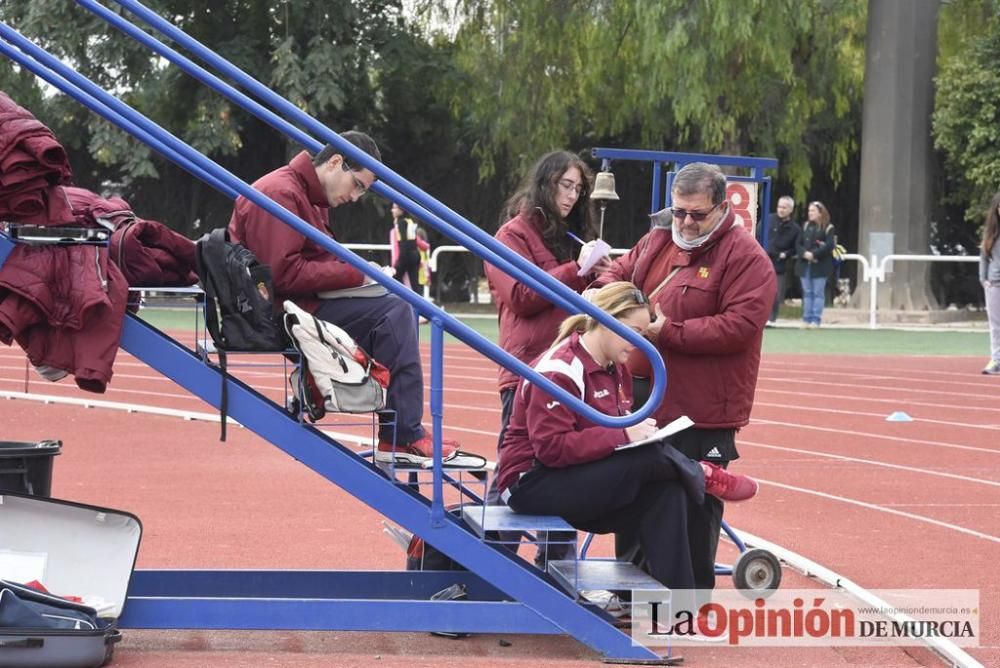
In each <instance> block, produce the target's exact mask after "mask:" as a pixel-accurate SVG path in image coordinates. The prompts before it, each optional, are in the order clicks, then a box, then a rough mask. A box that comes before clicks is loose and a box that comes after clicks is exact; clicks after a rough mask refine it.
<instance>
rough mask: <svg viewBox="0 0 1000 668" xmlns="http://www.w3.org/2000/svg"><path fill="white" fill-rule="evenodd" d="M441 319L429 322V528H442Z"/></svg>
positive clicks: (442, 378)
mask: <svg viewBox="0 0 1000 668" xmlns="http://www.w3.org/2000/svg"><path fill="white" fill-rule="evenodd" d="M442 324H443V323H442V320H441V318H438V317H435V318H433V319H432V320H431V424H432V425H433V429H434V477H433V481H432V487H433V490H434V494H433V497H432V499H431V526H432V527H441V526H444V487H443V485H442V481H441V456H442V453H441V450H442V446H441V432H442V431H443V429H442V427H443V417H444V382H443V381H444V362H443V360H444V332H443V331H442V329H441V326H442Z"/></svg>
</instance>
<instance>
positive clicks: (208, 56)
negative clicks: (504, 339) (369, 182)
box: [77, 0, 667, 418]
mask: <svg viewBox="0 0 1000 668" xmlns="http://www.w3.org/2000/svg"><path fill="white" fill-rule="evenodd" d="M114 1H115V2H116V3H117V4H119V5H121V6H122V7H124V8H126V9H128V10H129V11H130V12H132V13H133V14H135V15H136V16H138V17H139V18H141V19H142V20H143V21H145V22H146V23H148V24H149V25H151V26H152V27H153V28H154V29H156V30H157V31H159V32H161V33H163V34H164V35H167V36H168V37H170V39H172V40H174V41H175V42H177V43H178V44H180V45H181V46H183V47H184V48H186V49H188V50H189V51H191V52H192V53H194V54H195V55H197V56H198V58H200V59H202V60H203V61H205V62H206V63H209V64H210V65H212V66H213V67H214V68H216V69H217V70H219V71H220V72H222V73H223V74H225V75H226V76H228V77H229V78H231V79H233V80H234V81H236V82H237V83H239V84H240V85H241V86H243V87H244V88H246V89H247V90H249V91H251V92H252V93H253V94H254V95H256V96H257V97H259V98H260V99H262V100H264V101H265V102H267V103H268V104H269V105H271V106H272V107H274V108H275V109H278V110H279V111H281V112H282V113H283V114H285V115H286V116H287V117H289V118H291V119H294V120H295V121H296V122H297V123H299V124H301V125H303V126H304V127H306V128H308V129H309V130H310V131H312V132H313V133H314V134H316V135H317V136H319V137H320V138H322V139H323V140H324V141H327V142H329V143H330V144H332V145H333V146H335V147H337V149H338V150H339V151H341V152H342V153H344V155H346V156H347V157H348V159H350V160H351V161H352V163H353V164H358V165H361V166H363V167H366V168H367V169H369V170H371V172H372V173H374V174H376V175H378V177H379V178H380V179H381V180H382V181H385V182H386V183H382V182H381V181H379V182H376V183H375V184H373V186H372V188H371V190H372V191H373V192H375V193H378V194H380V195H382V196H384V197H387V198H389V199H390V200H395V201H400V198H399V196H398V193H400V192H401V193H403V194H405V195H406V196H407V197H409V198H410V200H412V202H411V203H410V205H407V204H406V203H404V202H403V201H400V204H401V205H402V206H404V208H408V209H409V210H410V211H411V212H412V213H414V214H416V215H418V216H419V217H421V218H423V219H426V220H427V221H428V222H430V223H431V224H432V225H434V226H435V227H436V228H437V229H439V230H440V231H442V232H444V233H446V234H448V233H449V232H451V233H453V234H457V233H456V230H458V231H460V232H462V233H464V236H462V235H458V237H457V240H459V241H461V242H462V243H463V245H465V246H466V247H467V248H469V249H470V250H474V251H475V252H477V254H479V255H480V256H481V257H483V259H486V260H488V261H490V262H491V263H492V264H495V265H497V266H498V267H500V268H501V269H503V270H504V271H507V272H508V273H510V270H509V269H508V266H507V265H505V264H504V263H502V262H499V261H497V260H498V258H496V255H499V256H500V257H501V258H503V259H505V260H507V261H508V262H509V263H510V264H512V265H514V266H515V267H517V268H518V269H519V270H521V271H522V272H524V273H526V274H528V276H530V277H531V278H533V279H535V281H536V282H537V283H539V284H540V285H538V286H535V285H532V287H533V288H534V289H535V290H536V292H538V293H539V294H540V295H541V296H543V297H545V298H546V299H548V300H549V301H551V302H552V303H553V304H555V305H556V306H558V307H559V308H561V309H563V310H564V311H566V312H568V313H576V312H579V311H583V312H584V313H587V314H589V315H591V316H593V317H595V318H597V320H598V322H600V323H601V324H603V325H605V326H607V327H609V328H610V329H612V330H613V331H614V332H616V333H618V334H619V335H621V336H623V337H625V339H626V340H628V341H630V342H632V343H633V344H635V345H636V346H637V347H638V348H639V349H640V350H642V352H643V354H644V355H646V356H647V357H648V358H649V359H650V362H651V366H652V370H653V388H652V391H651V393H650V398H649V401H647V402H646V405H645V406H643V407H642V408H640V409H638V410H637V411H636V412H635V413H633V414H632V416H630V417H633V418H634V417H635V416H637V415H640V414H642V415H644V416H648V415H650V414H651V413H652V412H653V410H654V409H655V407H656V406H658V405H659V404H660V401H662V399H663V394H664V392H665V391H666V380H667V379H666V367H663V373H662V375H661V374H660V369H661V366H662V361H663V360H662V359H661V358H660V355H659V353H658V352H656V349H655V348H653V346H652V345H651V344H650V345H647V344H648V342H647V341H645V339H643V338H642V337H641V336H639V335H638V334H636V333H635V332H633V331H631V330H630V329H629V328H627V327H625V326H624V325H622V324H621V323H619V322H617V321H616V320H615V319H614V318H612V317H611V316H609V315H607V314H606V313H604V312H603V311H601V310H600V309H597V308H595V307H594V306H592V305H591V304H590V303H589V302H587V301H586V300H585V299H583V298H582V297H580V296H579V295H577V294H575V293H572V292H570V291H569V289H568V288H565V286H563V285H562V284H560V283H559V282H558V281H556V280H555V279H553V278H552V277H551V276H549V275H548V274H546V273H545V272H544V271H542V270H541V269H539V268H538V267H536V266H535V265H533V264H532V263H530V262H528V261H527V260H526V259H525V258H523V257H522V256H520V255H518V254H517V253H515V252H514V251H512V250H510V249H509V248H507V247H505V246H503V245H501V244H496V241H495V239H493V238H492V237H491V236H490V235H488V234H486V233H485V232H483V231H482V230H481V229H479V228H478V227H476V226H475V225H473V224H472V223H471V222H469V221H467V220H465V219H464V218H462V217H461V216H459V215H458V214H457V213H456V212H454V211H452V210H451V209H450V208H448V207H446V206H444V205H443V204H441V203H440V202H438V201H437V200H435V199H434V198H432V197H428V196H427V195H426V193H424V192H423V191H421V190H420V189H419V188H417V187H416V186H414V185H413V184H411V183H410V182H409V181H407V180H406V179H404V178H402V177H401V176H400V175H398V174H397V173H396V172H394V171H393V170H391V169H390V168H389V167H387V166H385V165H384V164H382V163H380V162H378V161H377V160H375V159H374V158H372V157H371V156H369V155H368V154H367V153H365V152H363V151H361V150H359V149H358V148H356V147H355V146H353V145H352V144H350V143H349V142H347V141H345V140H344V139H343V138H341V137H340V136H339V135H338V134H336V133H335V132H333V131H332V130H330V129H329V128H328V127H326V126H324V125H323V124H322V123H319V122H318V121H316V120H315V119H314V118H312V117H311V116H309V115H308V114H305V113H303V112H302V111H301V110H300V109H298V108H297V107H296V106H295V105H293V104H292V103H290V102H288V101H287V100H285V99H284V98H282V97H281V96H280V95H277V94H276V93H274V92H273V91H271V90H270V89H269V88H267V87H266V86H264V85H263V84H261V83H260V82H259V81H257V80H256V79H254V78H253V77H251V76H249V75H248V74H246V73H245V72H243V71H242V70H240V69H239V68H238V67H235V66H234V65H233V64H232V63H230V62H228V61H227V60H225V59H224V58H222V57H221V56H219V55H218V54H216V53H214V52H213V51H212V50H211V49H209V48H207V47H206V46H205V45H203V44H201V43H200V42H198V41H197V40H195V39H194V38H192V37H191V36H189V35H187V34H186V33H185V32H184V31H183V30H180V29H179V28H177V27H176V26H174V25H172V24H170V23H169V22H168V21H166V20H164V19H163V18H162V17H160V16H159V15H157V14H156V13H155V12H153V11H151V10H150V9H148V8H147V7H145V6H143V4H142V3H140V2H137V1H136V0H114ZM77 2H78V3H79V4H81V5H83V6H84V7H86V8H87V9H89V10H91V11H94V12H95V13H98V14H99V15H100V16H101V17H102V18H105V20H107V21H108V22H110V23H112V24H113V25H115V26H116V27H121V29H123V30H125V28H124V27H122V26H121V24H123V23H124V24H127V22H125V21H124V20H123V19H121V18H120V17H118V16H117V15H115V14H114V13H112V12H109V11H108V10H107V9H106V8H104V7H102V6H101V5H98V4H96V3H95V2H94V1H93V0H77ZM101 10H103V11H101ZM127 32H129V34H133V31H127ZM134 32H137V33H138V34H135V35H133V36H134V37H135V39H137V40H139V41H141V42H142V43H143V44H146V45H147V46H149V47H150V48H152V49H154V50H156V51H157V52H158V53H160V54H161V55H163V56H164V57H165V58H168V59H170V60H171V61H172V62H175V63H176V64H177V65H178V66H181V67H182V68H183V67H184V65H183V64H182V62H180V61H174V60H173V59H172V56H171V55H170V53H168V52H169V51H172V50H163V49H160V48H159V47H158V46H157V45H156V40H155V39H154V38H152V37H150V36H149V35H147V34H146V33H144V32H142V31H134ZM164 49H166V47H164ZM185 69H186V68H185ZM187 71H188V72H189V73H190V74H191V75H192V76H195V77H196V78H198V79H200V80H201V81H202V82H204V83H205V84H207V85H209V86H211V87H212V88H215V89H216V90H218V91H219V92H220V93H222V94H223V95H226V96H227V97H230V99H234V98H233V96H232V95H230V94H229V92H228V91H227V90H226V89H229V88H230V87H228V86H227V85H226V84H223V83H222V82H219V81H218V80H217V79H215V77H211V75H208V78H206V77H205V76H202V74H201V73H199V72H197V71H196V70H195V69H193V68H192V69H187ZM213 79H215V81H213ZM234 101H237V102H239V101H238V100H234ZM250 111H251V112H252V113H256V112H254V111H253V110H252V109H250ZM386 184H388V185H386ZM389 186H391V187H389ZM392 188H395V189H396V190H393V189H392ZM415 203H420V204H421V205H422V207H414V206H412V205H413V204H415ZM432 214H437V215H432ZM439 217H440V218H439ZM440 219H444V220H445V221H449V223H450V224H451V228H450V230H449V229H444V228H442V227H441V221H440ZM489 249H494V250H495V253H496V255H494V254H493V253H491V252H489ZM529 284H530V283H529ZM563 291H565V292H566V294H567V295H568V297H563V296H562V294H561V293H562V292H563ZM411 303H413V302H411ZM661 381H662V382H661ZM574 409H575V407H574ZM647 409H648V410H647ZM578 412H579V411H578Z"/></svg>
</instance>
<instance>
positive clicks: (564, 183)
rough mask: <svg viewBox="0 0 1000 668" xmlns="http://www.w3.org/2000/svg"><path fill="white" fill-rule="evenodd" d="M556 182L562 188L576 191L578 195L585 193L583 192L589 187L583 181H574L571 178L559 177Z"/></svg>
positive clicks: (567, 190)
mask: <svg viewBox="0 0 1000 668" xmlns="http://www.w3.org/2000/svg"><path fill="white" fill-rule="evenodd" d="M556 183H557V184H558V186H559V187H560V188H562V189H563V190H565V191H566V192H573V193H576V196H577V197H579V196H581V195H583V193H584V192H586V190H587V188H586V187H585V186H584V185H583V184H582V183H574V182H573V181H570V180H569V179H559V180H558V181H556Z"/></svg>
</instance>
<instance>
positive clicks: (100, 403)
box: [0, 391, 239, 424]
mask: <svg viewBox="0 0 1000 668" xmlns="http://www.w3.org/2000/svg"><path fill="white" fill-rule="evenodd" d="M0 397H2V398H5V399H10V400H17V399H20V400H23V401H35V402H38V403H42V404H67V405H70V406H82V407H84V408H109V409H111V410H117V411H125V412H126V413H148V414H151V415H165V416H168V417H179V418H182V419H184V420H203V421H205V422H218V421H219V414H218V413H202V412H199V411H182V410H178V409H175V408H160V407H159V406H149V405H147V404H129V403H124V402H121V401H107V400H104V399H80V398H77V397H59V396H55V395H49V394H25V393H24V392H4V391H0ZM227 421H228V422H229V423H232V424H239V423H238V422H236V421H235V420H233V419H232V418H227Z"/></svg>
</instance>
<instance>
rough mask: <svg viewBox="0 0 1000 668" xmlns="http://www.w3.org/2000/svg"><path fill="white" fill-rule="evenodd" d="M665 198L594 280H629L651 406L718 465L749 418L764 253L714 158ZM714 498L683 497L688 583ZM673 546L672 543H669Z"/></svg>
mask: <svg viewBox="0 0 1000 668" xmlns="http://www.w3.org/2000/svg"><path fill="white" fill-rule="evenodd" d="M671 198H672V203H673V206H672V208H670V209H665V210H663V211H660V212H659V213H657V214H654V215H653V216H652V218H653V222H654V224H655V226H654V228H653V229H652V230H651V231H650V232H649V233H648V234H646V235H645V236H644V237H643V238H642V239H640V240H639V242H638V243H637V244H636V245H635V247H633V248H632V249H631V250H630V251H629V252H628V253H627V254H626V255H623V256H622V257H620V258H618V260H616V261H615V262H614V264H613V265H612V267H611V269H610V270H608V271H607V272H605V273H604V274H602V275H601V276H600V277H599V278H598V279H597V281H596V282H595V283H594V287H599V286H601V285H606V284H608V283H611V282H613V281H631V282H632V283H634V284H635V285H637V286H639V287H640V288H642V290H643V292H645V293H646V294H647V295H649V298H650V301H651V302H652V304H653V307H654V314H655V316H656V318H655V320H654V321H653V323H652V324H651V325H650V327H649V329H648V330H647V331H646V337H647V338H648V339H649V340H650V341H651V342H652V343H653V344H654V345H655V346H656V347H657V349H658V350H659V351H660V353H661V354H662V355H663V360H664V362H665V363H666V365H667V372H668V377H669V382H668V384H667V393H666V396H665V397H664V400H663V403H661V404H660V406H659V408H658V409H657V410H656V412H655V413H654V417H655V418H656V422H657V424H658V425H660V426H662V425H664V424H667V423H668V422H670V421H672V420H674V419H675V418H678V417H680V416H682V415H687V416H688V417H690V418H691V419H692V420H693V421H694V423H695V425H694V427H692V428H690V429H687V430H685V431H683V432H681V433H680V434H678V435H676V436H674V437H673V440H672V443H673V445H674V447H676V448H677V449H678V450H680V451H681V452H682V453H683V454H685V455H687V456H688V457H690V458H692V459H695V460H698V461H707V462H710V463H713V464H718V465H721V466H723V467H725V466H727V465H728V463H729V462H730V461H732V460H734V459H736V458H738V457H739V454H738V453H737V451H736V432H737V431H738V430H739V428H740V427H743V426H744V425H746V424H748V423H749V421H750V408H751V407H752V405H753V397H754V390H755V388H756V385H757V371H758V368H759V366H760V348H761V341H762V339H763V332H764V325H765V323H766V322H767V318H768V315H769V314H770V311H771V305H772V302H773V300H774V293H775V275H774V269H773V268H772V266H771V261H770V260H769V259H768V256H767V254H766V253H765V252H764V250H763V249H762V248H761V247H760V244H758V243H757V241H756V240H755V239H754V238H753V235H751V234H750V233H749V232H748V231H747V230H746V228H745V227H743V225H742V224H741V223H740V221H739V219H738V218H736V216H735V215H734V213H733V211H732V209H731V207H730V205H729V203H728V202H727V201H726V177H725V175H723V173H722V172H721V171H720V170H719V168H718V167H716V166H715V165H709V164H706V163H691V164H688V165H685V166H684V167H683V168H682V169H680V170H679V171H678V172H677V174H676V175H675V176H674V180H673V183H672V186H671ZM629 368H630V370H631V371H632V375H633V377H635V378H636V381H635V395H636V396H635V403H634V405H635V406H640V405H641V404H642V403H643V402H645V400H646V397H648V391H649V380H648V379H649V377H650V375H651V373H650V367H649V362H648V360H646V358H645V357H644V356H643V355H642V354H641V353H639V352H638V351H634V352H633V354H632V357H631V359H630V360H629ZM722 512H723V504H722V502H721V501H719V500H718V499H716V498H714V497H706V499H705V502H704V503H703V504H700V505H697V504H690V506H689V513H688V534H689V548H690V551H691V557H692V562H693V564H694V569H695V586H696V587H697V588H698V589H713V588H714V587H715V553H716V549H717V548H718V544H719V527H720V526H721V523H722ZM678 549H682V548H680V546H679V547H678ZM617 551H618V555H619V557H620V558H626V559H631V560H633V561H641V558H642V555H640V554H637V551H638V548H637V541H633V540H629V539H627V538H626V537H622V536H619V540H618V544H617Z"/></svg>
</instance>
